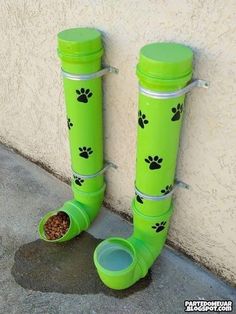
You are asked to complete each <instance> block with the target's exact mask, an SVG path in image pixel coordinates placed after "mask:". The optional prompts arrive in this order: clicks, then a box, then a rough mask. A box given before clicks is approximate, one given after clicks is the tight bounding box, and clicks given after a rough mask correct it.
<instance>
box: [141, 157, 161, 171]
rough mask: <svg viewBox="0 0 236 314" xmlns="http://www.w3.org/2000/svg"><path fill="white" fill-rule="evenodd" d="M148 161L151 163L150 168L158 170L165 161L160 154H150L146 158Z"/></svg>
mask: <svg viewBox="0 0 236 314" xmlns="http://www.w3.org/2000/svg"><path fill="white" fill-rule="evenodd" d="M145 161H146V163H148V164H149V169H151V170H156V169H160V168H161V165H160V164H161V163H162V161H163V159H162V158H159V157H158V156H154V157H151V156H148V158H145Z"/></svg>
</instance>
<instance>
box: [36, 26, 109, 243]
mask: <svg viewBox="0 0 236 314" xmlns="http://www.w3.org/2000/svg"><path fill="white" fill-rule="evenodd" d="M58 55H59V57H60V60H61V67H62V71H63V72H64V79H63V83H64V93H65V102H66V112H67V125H68V133H69V144H70V154H71V164H72V170H73V173H74V175H73V179H72V184H71V186H72V191H73V194H74V199H73V200H70V201H68V202H66V203H65V204H64V205H63V206H62V207H61V208H59V209H56V210H53V211H51V212H49V213H48V214H46V216H44V217H43V218H42V220H41V221H40V223H39V235H40V237H41V238H42V239H43V240H45V241H48V240H47V237H46V235H45V233H44V225H45V223H46V221H47V220H48V218H49V217H51V216H52V215H55V214H56V213H57V212H60V211H62V212H65V213H66V214H67V215H68V216H69V219H70V227H69V229H68V231H67V233H66V234H65V235H64V236H63V237H61V238H59V239H57V240H53V241H51V240H50V242H63V241H67V240H70V239H72V238H73V237H75V236H76V235H78V234H79V233H80V232H81V231H83V230H86V229H87V228H88V227H89V225H90V224H91V222H92V221H93V220H94V218H95V217H96V216H97V214H98V211H99V209H100V207H101V204H102V201H103V197H104V191H105V183H104V177H103V175H98V176H96V177H93V178H86V179H85V178H82V177H83V176H87V175H93V174H96V173H97V172H99V171H100V170H101V169H103V122H102V82H101V77H97V78H89V74H92V73H96V72H98V71H100V70H101V57H102V55H103V47H102V40H101V33H100V32H99V31H98V30H96V29H92V28H75V29H68V30H65V31H62V32H60V33H59V34H58ZM65 74H67V75H65ZM73 75H77V76H78V75H82V76H84V75H88V79H83V80H78V79H75V78H74V77H73ZM80 175H82V177H80Z"/></svg>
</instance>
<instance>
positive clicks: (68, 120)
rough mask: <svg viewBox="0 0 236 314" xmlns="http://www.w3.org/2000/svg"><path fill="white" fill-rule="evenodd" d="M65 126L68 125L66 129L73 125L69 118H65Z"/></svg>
mask: <svg viewBox="0 0 236 314" xmlns="http://www.w3.org/2000/svg"><path fill="white" fill-rule="evenodd" d="M67 126H68V129H69V130H70V129H71V128H72V126H73V123H72V122H71V120H70V118H67Z"/></svg>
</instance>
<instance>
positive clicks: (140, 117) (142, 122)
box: [138, 110, 149, 129]
mask: <svg viewBox="0 0 236 314" xmlns="http://www.w3.org/2000/svg"><path fill="white" fill-rule="evenodd" d="M148 122H149V121H148V120H147V119H146V115H145V114H143V113H142V111H141V110H139V112H138V124H139V125H140V126H141V128H142V129H144V127H145V124H148Z"/></svg>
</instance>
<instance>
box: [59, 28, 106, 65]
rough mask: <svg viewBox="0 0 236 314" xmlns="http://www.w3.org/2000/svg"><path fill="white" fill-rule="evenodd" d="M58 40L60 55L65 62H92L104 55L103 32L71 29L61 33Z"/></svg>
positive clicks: (89, 29) (90, 29)
mask: <svg viewBox="0 0 236 314" xmlns="http://www.w3.org/2000/svg"><path fill="white" fill-rule="evenodd" d="M57 38H58V55H59V57H60V58H61V59H63V60H64V61H70V59H81V61H83V62H86V61H88V62H89V61H91V60H92V59H96V58H100V57H101V56H102V54H103V47H102V36H101V32H99V31H98V30H96V29H94V28H87V27H86V28H71V29H67V30H64V31H62V32H60V33H59V34H58V35H57Z"/></svg>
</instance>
